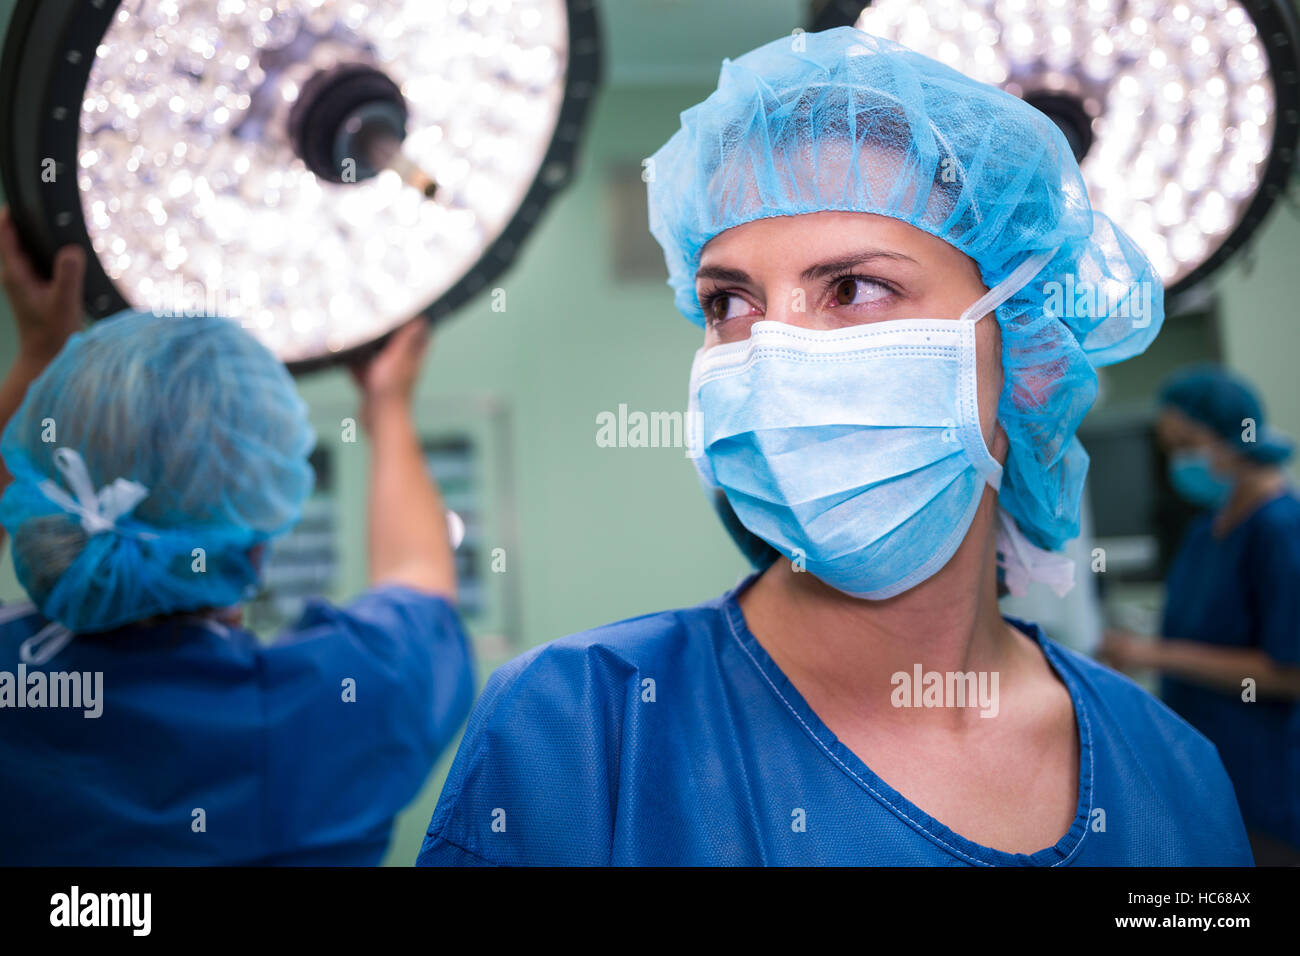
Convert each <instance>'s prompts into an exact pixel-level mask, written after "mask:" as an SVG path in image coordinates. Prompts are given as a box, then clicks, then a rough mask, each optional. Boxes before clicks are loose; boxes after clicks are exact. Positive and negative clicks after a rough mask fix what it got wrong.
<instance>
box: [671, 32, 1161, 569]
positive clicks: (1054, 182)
mask: <svg viewBox="0 0 1300 956" xmlns="http://www.w3.org/2000/svg"><path fill="white" fill-rule="evenodd" d="M646 178H647V180H648V200H649V214H650V229H651V232H652V233H653V234H654V236H655V238H656V239H657V240H658V241H659V243H660V245H661V246H662V247H663V250H664V259H665V261H666V263H667V265H668V276H669V277H668V284H669V285H670V286H671V287H672V288H673V290H674V293H675V296H676V303H677V307H678V308H679V309H680V310H681V312H682V313H683V314H684V315H685V316H686V317H687V318H689V319H690V320H691V321H693V322H695V323H696V324H698V325H703V324H704V315H703V311H702V309H701V307H700V304H699V302H698V300H697V298H696V294H695V272H696V270H697V269H698V267H699V261H700V251H701V250H702V248H703V247H704V246H705V244H706V243H708V241H709V240H710V239H712V238H713V237H714V236H716V235H718V234H719V233H721V232H723V231H725V230H727V229H730V228H731V227H733V226H737V225H740V224H742V223H746V222H751V221H753V220H756V219H763V218H767V217H771V216H792V215H799V214H802V213H811V212H823V211H851V212H866V213H875V214H878V215H882V216H889V217H891V218H893V219H898V220H901V221H903V222H906V223H908V224H909V225H912V226H914V227H916V228H918V229H921V230H923V231H925V232H927V233H930V234H931V235H933V236H936V237H938V238H940V239H942V240H944V241H945V242H947V243H949V244H950V245H952V246H953V247H955V248H956V249H958V250H960V251H961V252H963V253H965V254H966V255H967V256H969V257H970V258H971V259H972V260H974V262H975V263H976V265H977V266H978V267H979V270H980V274H981V277H982V279H983V282H984V284H985V285H986V286H987V287H989V288H992V287H993V286H994V285H996V284H997V283H998V282H999V281H1000V280H1001V279H1003V278H1005V277H1006V276H1007V275H1008V274H1009V273H1010V272H1011V271H1012V270H1013V269H1014V268H1015V267H1016V266H1017V265H1018V264H1020V263H1021V262H1022V261H1023V260H1024V259H1025V258H1026V257H1027V256H1029V255H1030V254H1032V253H1034V252H1038V251H1042V250H1048V249H1057V253H1056V255H1055V256H1054V257H1053V258H1052V260H1051V261H1050V262H1049V263H1048V265H1047V266H1045V267H1044V268H1043V270H1042V271H1041V272H1040V273H1039V275H1038V277H1037V278H1036V279H1035V280H1034V281H1032V282H1031V283H1030V284H1029V285H1028V286H1026V287H1025V288H1024V289H1022V290H1021V291H1020V292H1019V293H1017V294H1016V295H1014V296H1013V297H1012V298H1011V299H1009V300H1008V301H1007V302H1006V303H1005V304H1004V305H1002V306H999V307H998V309H997V310H996V316H997V319H998V322H999V324H1000V326H1001V330H1002V364H1003V370H1004V372H1005V376H1006V384H1005V387H1004V390H1003V394H1002V396H1001V400H1000V402H999V406H998V416H999V420H1000V421H1001V422H1002V425H1003V428H1004V429H1005V430H1006V432H1007V436H1008V438H1009V439H1010V450H1009V453H1008V458H1007V462H1006V466H1005V472H1004V476H1003V484H1002V489H1001V493H1000V502H1001V504H1002V505H1003V507H1005V508H1006V509H1007V510H1008V512H1009V513H1010V514H1011V515H1012V517H1013V518H1015V520H1016V523H1017V524H1018V525H1019V526H1020V528H1021V530H1022V531H1024V533H1025V534H1026V536H1027V537H1028V538H1029V539H1030V540H1031V541H1032V542H1033V543H1034V544H1036V545H1038V546H1039V547H1044V548H1050V549H1057V548H1059V547H1061V546H1062V545H1063V544H1064V542H1065V541H1067V540H1069V539H1070V538H1072V537H1075V536H1076V535H1077V534H1078V530H1079V527H1078V521H1079V518H1078V516H1079V501H1080V496H1081V494H1082V490H1083V481H1084V477H1085V475H1086V473H1087V465H1088V457H1087V454H1086V453H1085V452H1084V451H1083V448H1082V446H1081V445H1080V444H1079V442H1078V440H1077V439H1076V438H1075V437H1074V436H1075V431H1076V429H1077V428H1078V425H1079V423H1080V421H1081V420H1082V418H1083V416H1084V413H1085V412H1086V411H1087V410H1088V408H1089V407H1090V406H1091V405H1092V402H1093V400H1094V398H1095V397H1096V390H1097V377H1096V372H1095V369H1096V368H1097V367H1099V366H1102V365H1107V364H1110V363H1112V362H1118V361H1121V360H1123V359H1125V358H1128V357H1130V356H1132V355H1135V354H1137V353H1139V352H1141V351H1142V350H1143V349H1145V348H1146V346H1147V345H1148V344H1149V343H1150V341H1151V340H1152V339H1153V338H1154V337H1155V335H1156V333H1157V332H1158V331H1159V328H1160V325H1161V322H1162V321H1163V318H1164V304H1163V303H1164V296H1163V286H1162V284H1161V281H1160V279H1159V277H1158V276H1157V275H1156V274H1155V272H1154V270H1153V269H1152V267H1151V265H1150V263H1149V262H1148V261H1147V259H1146V257H1145V256H1144V255H1143V254H1142V252H1141V251H1140V250H1139V249H1138V248H1137V246H1136V245H1135V244H1134V243H1133V241H1132V240H1131V239H1130V238H1129V237H1128V236H1127V235H1125V234H1124V233H1123V232H1122V231H1121V230H1120V229H1119V228H1118V227H1116V226H1115V225H1114V224H1113V223H1112V222H1111V221H1110V220H1109V219H1108V218H1106V216H1105V215H1103V214H1101V213H1099V212H1096V211H1094V210H1093V209H1092V208H1091V205H1090V204H1089V201H1088V194H1087V191H1086V189H1085V187H1084V184H1083V179H1082V177H1081V175H1080V172H1079V167H1078V163H1077V162H1076V161H1075V158H1074V155H1073V153H1072V152H1071V150H1070V147H1069V145H1068V143H1067V142H1066V140H1065V137H1064V135H1063V134H1062V133H1061V131H1060V130H1059V129H1057V127H1056V126H1055V125H1054V124H1053V123H1052V122H1051V120H1049V119H1048V118H1047V117H1046V116H1044V115H1043V114H1042V113H1040V112H1039V111H1038V110H1036V109H1034V108H1033V107H1031V106H1029V105H1028V104H1027V103H1025V102H1024V101H1022V100H1019V99H1017V98H1016V97H1014V96H1011V95H1010V94H1008V93H1004V92H1003V91H1001V90H998V89H996V88H994V87H991V86H988V85H986V84H983V83H979V82H976V81H975V80H972V79H970V78H968V77H966V76H964V75H962V74H961V73H958V72H956V71H955V70H953V69H951V68H949V67H947V66H944V65H942V64H940V63H938V62H935V61H934V60H931V59H929V58H927V57H924V56H922V55H920V54H918V53H915V52H913V51H911V50H909V49H907V48H905V47H902V46H899V45H898V44H896V43H892V42H890V41H888V40H883V39H880V38H878V37H875V36H872V35H870V34H867V33H864V32H862V31H860V30H857V29H855V28H852V27H840V28H836V29H833V30H827V31H824V32H821V33H810V34H800V35H796V36H792V37H784V38H782V39H780V40H776V41H774V42H772V43H769V44H766V45H765V46H762V47H759V48H758V49H756V50H754V51H752V52H750V53H747V54H745V55H744V56H742V57H740V58H739V59H737V60H735V61H731V60H726V61H724V62H723V65H722V72H721V75H720V77H719V80H718V88H717V90H716V91H714V92H713V93H712V94H711V95H710V96H709V97H708V99H706V100H705V101H704V102H703V103H700V104H698V105H696V106H694V107H692V108H691V109H689V110H687V111H686V112H684V113H682V115H681V129H680V130H679V131H678V132H677V133H675V134H674V135H673V137H672V138H671V139H670V140H669V141H668V142H667V143H666V144H665V145H664V146H663V147H662V148H661V149H660V150H659V151H658V152H656V153H655V154H654V156H653V157H652V158H651V160H650V163H649V164H648V175H647V177H646ZM1067 280H1068V283H1069V284H1068V285H1067V284H1066V283H1067ZM917 318H931V316H917Z"/></svg>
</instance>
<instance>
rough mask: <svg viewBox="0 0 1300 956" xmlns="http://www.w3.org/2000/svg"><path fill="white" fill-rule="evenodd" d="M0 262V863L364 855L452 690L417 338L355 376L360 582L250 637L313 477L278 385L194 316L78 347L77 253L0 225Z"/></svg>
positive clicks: (214, 320) (296, 409) (97, 332)
mask: <svg viewBox="0 0 1300 956" xmlns="http://www.w3.org/2000/svg"><path fill="white" fill-rule="evenodd" d="M0 262H2V263H3V281H4V287H5V290H6V292H7V293H8V296H9V300H10V302H11V304H12V306H13V310H14V318H15V322H16V325H17V332H18V356H17V359H16V360H15V362H14V364H13V366H12V368H11V369H10V371H9V373H8V375H7V376H6V377H5V379H4V381H3V383H0V427H3V428H4V434H3V439H2V440H0V453H2V454H3V460H4V469H5V470H4V471H3V473H0V487H3V488H4V494H3V497H0V522H3V524H4V528H5V530H6V531H7V532H8V534H9V535H10V536H11V537H12V543H13V547H12V555H13V560H14V570H15V572H16V573H17V576H18V580H19V582H20V583H21V584H22V586H23V588H24V590H25V591H26V592H27V594H28V596H29V597H30V598H31V603H26V602H24V603H22V604H17V605H7V606H5V607H4V608H0V780H3V781H4V805H5V811H6V812H5V813H3V814H0V864H13V865H42V866H44V865H63V866H70V865H71V866H84V865H155V866H158V865H186V864H204V865H215V864H238V865H254V864H291V865H306V864H312V865H341V864H346V865H353V864H360V865H370V864H376V863H378V862H379V861H380V859H381V857H382V856H383V854H384V851H385V849H386V847H387V846H388V842H389V838H390V834H391V831H392V825H393V818H394V817H395V815H396V814H397V813H398V812H399V811H400V810H401V809H402V808H403V807H404V806H405V805H406V804H407V803H408V802H409V801H410V800H411V799H412V798H413V797H414V796H415V795H416V793H417V792H418V791H419V789H420V787H421V786H422V785H423V784H424V781H425V779H426V778H427V777H428V775H429V772H430V770H431V769H432V768H433V765H434V763H435V761H436V760H437V758H438V755H439V753H440V752H441V751H442V750H443V748H445V747H446V746H447V744H448V743H449V742H450V741H451V739H452V738H453V737H454V735H455V733H456V730H457V728H458V727H459V726H460V723H461V721H462V720H463V719H464V717H465V715H466V714H467V713H468V712H469V708H470V704H471V701H472V698H473V691H474V682H473V660H472V655H471V649H470V643H469V640H468V638H467V636H466V634H465V632H464V630H463V628H462V626H461V623H460V621H459V619H458V617H457V615H456V611H455V608H454V602H455V600H456V575H455V565H454V564H453V560H452V552H451V547H450V543H449V541H448V533H447V522H446V518H445V511H444V509H443V506H442V501H441V499H440V497H439V494H438V490H437V488H436V487H435V485H434V484H433V482H432V481H431V479H430V477H429V474H428V471H427V469H426V467H425V463H424V458H423V455H422V454H421V451H420V444H419V440H418V437H417V435H416V432H415V428H414V426H413V424H412V418H411V397H412V393H413V391H414V387H415V382H416V379H417V377H418V374H419V368H420V362H421V359H422V356H423V354H424V349H425V345H426V342H427V334H426V327H425V325H424V323H423V322H420V321H417V322H413V323H411V324H409V325H407V326H405V327H404V328H402V329H400V330H399V331H398V332H397V333H396V334H395V335H394V336H393V338H392V340H391V341H390V343H389V344H388V345H387V346H386V347H385V348H384V349H383V350H382V351H380V352H379V353H378V355H376V356H375V357H374V358H373V359H372V360H371V361H369V362H368V363H367V364H365V365H364V366H363V367H358V368H356V369H354V374H355V377H356V378H357V380H358V383H359V385H360V390H361V398H362V409H361V418H362V421H363V424H364V426H365V427H366V429H367V430H368V432H369V434H370V439H371V475H370V502H369V549H370V587H369V589H368V590H366V591H365V592H364V593H363V594H361V595H360V596H359V597H358V598H356V600H354V601H353V602H352V603H350V604H348V605H346V606H341V607H335V606H333V605H330V604H328V603H325V602H323V601H317V600H313V601H310V602H309V603H308V605H307V608H306V610H305V612H304V613H303V616H302V618H301V620H300V621H299V622H298V623H297V624H296V626H293V627H290V628H288V629H287V630H286V631H285V632H284V633H282V634H281V635H279V637H278V639H277V640H276V641H275V642H274V643H273V644H271V645H269V646H266V645H263V644H262V643H260V642H259V641H258V639H257V638H256V637H255V636H254V635H253V634H252V633H250V632H248V631H246V630H244V629H242V628H241V627H240V623H239V621H240V615H239V608H238V605H239V603H240V602H241V601H242V600H243V599H245V598H246V597H247V596H248V595H249V593H250V592H251V591H253V590H254V589H255V588H256V585H257V580H258V574H259V568H260V566H261V563H262V560H263V557H264V555H265V550H266V547H267V545H268V544H269V542H270V541H272V540H273V539H274V538H275V537H277V536H278V535H280V534H283V533H284V532H286V531H288V530H289V528H291V527H292V526H293V525H294V523H295V522H296V521H297V520H298V518H299V517H300V515H301V513H302V505H303V502H304V500H305V499H306V498H307V496H308V495H309V494H310V493H311V489H312V485H313V481H314V474H313V471H312V468H311V465H310V463H309V461H308V455H309V453H310V452H311V449H312V446H313V444H314V442H315V436H314V434H313V433H312V429H311V425H310V423H309V421H308V418H307V407H306V405H305V404H304V403H303V401H302V399H301V398H300V397H299V395H298V392H297V389H296V388H295V386H294V382H293V379H292V378H291V377H290V375H289V373H288V370H287V369H285V367H284V365H283V364H282V363H280V362H279V361H278V360H277V359H276V358H275V356H273V355H272V354H271V353H270V352H269V351H268V350H267V349H266V348H265V347H264V346H262V345H261V344H260V343H259V342H257V341H256V340H255V339H254V338H253V337H252V336H251V335H249V334H248V333H247V332H245V331H244V330H243V329H241V328H240V327H239V325H237V324H236V323H234V322H232V321H230V320H228V319H224V318H219V317H214V316H202V317H197V318H184V319H176V318H164V317H160V316H157V315H153V314H151V313H147V312H135V313H131V312H125V313H121V314H119V315H117V316H114V317H111V318H107V319H104V320H103V321H101V322H97V323H95V324H94V325H93V326H92V327H90V328H89V329H86V330H84V331H83V330H82V328H81V327H82V310H81V280H82V276H83V275H84V269H85V258H84V254H83V253H82V252H81V250H79V249H75V248H69V249H64V250H63V251H61V252H60V254H59V256H58V257H57V259H56V261H55V266H54V278H53V279H52V280H50V281H45V280H43V279H42V278H40V277H39V276H38V275H37V274H36V273H35V271H34V269H33V266H32V264H31V262H30V261H28V259H27V257H26V256H25V255H24V253H23V251H22V249H21V248H20V246H19V242H18V236H17V234H16V231H15V229H14V227H13V224H12V222H11V221H10V220H9V217H8V215H7V213H6V214H3V215H0ZM0 540H3V536H2V535H0ZM16 674H24V675H25V676H24V680H22V681H21V682H16V681H15V680H14V679H13V675H16ZM56 675H63V676H61V677H60V681H61V682H62V683H61V686H62V687H69V686H71V682H73V681H75V682H76V683H77V688H78V693H77V695H76V697H75V699H72V698H70V699H69V701H68V703H69V706H53V704H54V703H55V702H54V701H53V700H52V699H51V697H50V695H52V694H53V693H54V688H55V686H56V685H55V682H54V677H55V676H56ZM96 675H98V676H96ZM33 681H34V683H33ZM40 687H43V688H44V690H43V692H42V693H41V694H40V695H39V698H40V699H39V701H38V696H37V695H36V694H35V693H34V688H40ZM83 691H84V693H82V692H83ZM18 695H23V696H22V700H21V706H20V701H19V697H18ZM92 697H93V700H92V699H89V698H92ZM61 699H62V697H61Z"/></svg>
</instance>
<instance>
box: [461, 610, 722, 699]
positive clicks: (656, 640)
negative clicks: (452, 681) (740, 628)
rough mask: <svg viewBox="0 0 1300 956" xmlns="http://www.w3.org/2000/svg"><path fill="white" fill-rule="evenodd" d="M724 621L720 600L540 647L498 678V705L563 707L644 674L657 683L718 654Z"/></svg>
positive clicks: (511, 663) (503, 668)
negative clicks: (534, 702) (715, 643)
mask: <svg viewBox="0 0 1300 956" xmlns="http://www.w3.org/2000/svg"><path fill="white" fill-rule="evenodd" d="M720 620H721V611H720V607H719V602H716V601H715V602H708V603H706V604H701V605H697V606H695V607H690V608H679V609H675V610H670V611H660V612H657V613H654V614H646V615H642V616H640V617H634V618H628V619H626V620H623V621H618V622H615V623H613V624H606V625H603V626H601V627H597V628H592V629H590V630H586V631H580V632H578V633H576V634H570V635H569V636H567V637H562V638H559V639H558V640H555V641H551V642H550V643H548V644H543V645H540V646H538V647H535V648H533V649H532V650H530V651H528V652H526V653H524V654H522V655H520V656H519V657H516V658H515V659H514V660H511V661H509V662H508V663H506V664H504V665H502V666H501V667H500V668H499V669H498V670H497V671H496V672H495V673H494V674H493V675H492V677H491V679H490V680H489V682H488V684H489V688H490V689H492V690H493V691H495V693H494V694H493V698H494V699H493V701H492V706H501V705H502V704H509V703H511V702H513V703H518V702H519V701H521V700H531V699H534V698H537V699H538V700H539V702H540V701H545V700H550V701H551V702H552V703H553V704H554V705H556V706H561V705H563V704H564V703H565V702H566V701H571V700H573V694H574V693H575V692H578V691H582V692H590V691H592V690H594V689H606V690H610V689H612V688H613V687H615V686H617V685H622V684H623V683H625V682H626V681H628V680H629V679H631V678H633V677H636V676H638V675H643V676H646V677H648V678H650V679H653V678H654V677H655V676H656V674H662V673H666V672H669V671H675V670H678V669H680V668H681V666H682V664H683V661H684V659H685V658H690V657H692V656H695V655H698V654H700V653H709V652H711V651H712V639H713V638H714V637H715V635H716V633H717V630H718V624H719V622H720ZM487 696H488V689H485V690H484V697H485V698H486V697H487Z"/></svg>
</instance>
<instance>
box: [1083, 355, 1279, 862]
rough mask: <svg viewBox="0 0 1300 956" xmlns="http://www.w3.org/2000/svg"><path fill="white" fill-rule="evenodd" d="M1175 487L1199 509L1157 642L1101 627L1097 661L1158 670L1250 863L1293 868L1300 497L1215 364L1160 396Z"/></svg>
mask: <svg viewBox="0 0 1300 956" xmlns="http://www.w3.org/2000/svg"><path fill="white" fill-rule="evenodd" d="M1160 400H1161V411H1160V416H1159V418H1158V419H1157V421H1156V433H1157V436H1158V438H1159V440H1160V443H1161V445H1162V446H1163V447H1164V449H1165V451H1166V452H1167V454H1168V456H1169V480H1170V483H1171V484H1172V485H1173V488H1174V490H1175V491H1176V492H1177V493H1178V494H1179V495H1181V496H1182V497H1183V498H1185V499H1186V500H1187V501H1189V502H1190V503H1192V504H1194V505H1196V506H1198V507H1199V508H1201V509H1203V511H1202V513H1201V514H1200V515H1199V516H1198V517H1197V518H1195V519H1194V520H1193V521H1192V523H1191V525H1190V526H1189V527H1188V529H1187V531H1186V533H1185V535H1184V537H1183V541H1182V544H1181V546H1180V547H1179V549H1178V553H1177V555H1176V556H1175V557H1174V561H1173V564H1172V565H1171V566H1170V569H1169V575H1168V578H1167V580H1166V582H1165V585H1166V591H1165V610H1164V619H1163V621H1162V623H1161V628H1160V635H1161V636H1160V637H1158V638H1145V639H1144V638H1142V637H1138V636H1136V635H1133V634H1130V633H1127V632H1123V631H1110V632H1108V633H1107V636H1106V643H1105V645H1104V647H1103V653H1104V654H1105V655H1106V657H1107V658H1108V659H1110V660H1113V661H1114V662H1115V663H1116V664H1117V665H1120V666H1123V667H1126V668H1132V669H1134V670H1148V671H1155V672H1156V673H1158V674H1159V675H1160V676H1161V678H1162V681H1161V697H1162V698H1164V701H1165V703H1167V704H1168V705H1169V706H1170V707H1172V708H1173V709H1174V710H1175V711H1177V712H1178V713H1179V714H1180V715H1182V716H1183V717H1184V718H1186V719H1187V720H1188V721H1189V722H1190V723H1191V724H1192V725H1193V726H1195V727H1196V728H1197V729H1198V730H1200V731H1201V732H1202V733H1204V734H1205V735H1206V736H1207V737H1208V738H1209V739H1210V740H1211V741H1213V742H1214V744H1215V746H1216V747H1217V748H1218V751H1219V755H1220V756H1221V757H1222V758H1223V763H1224V766H1225V767H1226V768H1227V770H1228V775H1229V777H1231V779H1232V783H1233V786H1234V787H1235V789H1236V792H1237V799H1238V800H1239V801H1240V803H1241V812H1242V816H1243V817H1244V818H1245V822H1246V825H1247V827H1248V828H1249V832H1250V839H1251V845H1252V847H1253V848H1254V851H1255V859H1256V862H1258V863H1260V864H1289V865H1292V866H1294V865H1300V499H1297V497H1296V493H1295V490H1294V489H1293V488H1292V486H1291V484H1290V482H1289V480H1288V478H1287V475H1286V472H1285V471H1283V468H1282V466H1283V464H1284V463H1285V462H1286V461H1287V460H1288V459H1289V458H1290V457H1291V452H1292V443H1291V441H1290V440H1289V439H1288V438H1286V437H1285V436H1283V435H1281V434H1280V433H1278V432H1277V431H1275V430H1274V429H1272V428H1270V427H1269V425H1268V423H1267V421H1266V418H1265V412H1264V407H1263V405H1262V403H1261V402H1260V400H1259V398H1258V396H1257V395H1256V394H1255V392H1254V390H1253V389H1252V388H1251V387H1250V386H1249V385H1248V384H1247V383H1246V382H1244V381H1242V380H1241V379H1240V378H1238V377H1237V376H1235V375H1233V374H1232V373H1230V372H1228V371H1226V370H1225V369H1222V368H1219V367H1217V366H1213V365H1207V366H1198V367H1194V368H1191V369H1188V370H1185V371H1183V372H1180V373H1179V374H1177V375H1175V376H1174V377H1173V378H1171V379H1170V380H1169V381H1168V382H1166V383H1165V385H1164V387H1163V388H1162V389H1161V392H1160Z"/></svg>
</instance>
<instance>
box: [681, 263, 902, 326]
mask: <svg viewBox="0 0 1300 956" xmlns="http://www.w3.org/2000/svg"><path fill="white" fill-rule="evenodd" d="M850 282H851V283H854V284H855V287H856V285H857V284H859V283H860V284H863V285H868V286H873V287H875V288H877V289H879V290H881V291H882V292H883V293H885V294H884V295H882V296H880V297H878V298H877V299H875V300H873V301H871V302H852V301H850V302H844V301H840V300H841V298H842V295H841V293H843V292H844V291H845V289H844V288H843V287H844V286H845V285H846V283H850ZM855 291H856V288H855ZM815 294H816V296H817V300H816V301H817V303H824V305H821V304H818V305H813V306H811V307H813V308H822V307H826V308H837V309H842V308H855V307H856V308H864V307H868V306H872V305H879V304H880V302H881V301H882V300H885V299H889V298H891V297H896V296H898V295H901V291H900V290H899V288H898V286H897V285H895V284H894V283H893V282H890V281H889V280H888V279H882V278H880V277H879V276H870V275H860V274H858V273H845V274H843V275H837V276H835V277H833V278H831V279H828V280H826V281H825V282H824V283H823V284H822V286H821V287H820V288H819V289H818V290H816V293H815ZM828 299H829V300H832V301H827V300H828ZM732 300H740V301H741V302H744V303H746V304H747V305H749V307H750V308H751V309H753V308H755V306H753V305H752V304H751V303H750V302H749V299H748V298H746V296H745V295H744V294H743V293H741V292H739V291H737V290H735V289H727V288H718V289H712V290H709V291H706V292H703V293H701V295H700V308H701V310H702V311H703V312H704V321H705V325H706V326H713V325H717V324H719V323H721V322H726V321H730V319H732V318H740V317H741V316H728V315H727V314H726V313H727V312H730V311H731V307H730V305H729V303H730V302H731V301H732ZM724 306H725V307H726V308H725V312H724V313H723V314H721V315H720V314H719V311H721V307H724ZM805 307H806V308H807V307H809V306H807V305H806V304H805ZM760 311H761V310H760Z"/></svg>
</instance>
